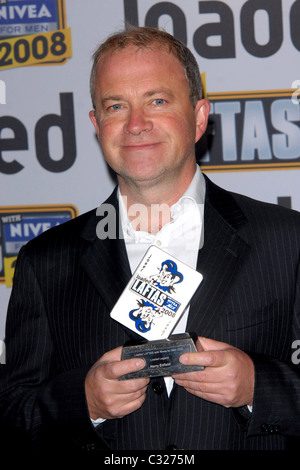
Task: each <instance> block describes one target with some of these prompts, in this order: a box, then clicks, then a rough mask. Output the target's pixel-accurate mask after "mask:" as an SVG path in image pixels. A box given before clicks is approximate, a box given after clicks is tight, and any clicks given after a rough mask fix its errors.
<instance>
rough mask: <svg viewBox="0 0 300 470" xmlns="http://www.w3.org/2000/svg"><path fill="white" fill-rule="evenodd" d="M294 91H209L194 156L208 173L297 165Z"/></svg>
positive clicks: (299, 131) (299, 142)
mask: <svg viewBox="0 0 300 470" xmlns="http://www.w3.org/2000/svg"><path fill="white" fill-rule="evenodd" d="M298 91H299V90H294V89H286V90H264V91H243V92H232V93H208V94H207V98H208V99H209V100H210V103H211V113H210V119H209V125H208V130H207V133H206V139H205V138H203V139H201V140H200V142H198V144H197V156H198V160H199V162H200V163H201V167H202V169H203V170H204V171H207V172H217V171H226V170H230V171H243V170H247V171H250V170H277V169H278V170H282V169H292V168H294V169H295V168H299V167H300V125H299V124H300V102H299V100H297V99H295V97H296V96H297V97H298Z"/></svg>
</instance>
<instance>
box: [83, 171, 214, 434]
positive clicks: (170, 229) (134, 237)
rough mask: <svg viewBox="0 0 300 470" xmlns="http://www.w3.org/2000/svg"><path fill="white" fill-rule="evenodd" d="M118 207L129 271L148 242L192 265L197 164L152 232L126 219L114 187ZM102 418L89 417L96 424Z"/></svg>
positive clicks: (197, 243)
mask: <svg viewBox="0 0 300 470" xmlns="http://www.w3.org/2000/svg"><path fill="white" fill-rule="evenodd" d="M118 199H119V207H120V222H121V227H122V231H123V237H124V241H125V245H126V250H127V255H128V259H129V264H130V268H131V272H132V273H133V272H134V271H135V269H136V268H137V266H138V264H139V262H140V261H141V259H142V258H143V256H144V255H145V253H146V251H147V250H148V248H149V247H150V246H151V245H156V246H158V247H159V248H161V249H162V250H164V251H166V252H167V253H169V254H170V255H172V256H174V257H175V258H177V259H179V260H180V261H182V262H183V263H185V264H187V265H188V266H190V267H192V268H193V269H195V268H196V264H197V257H198V250H199V249H200V248H201V247H202V246H203V243H204V227H203V214H204V200H205V179H204V176H203V174H202V172H201V170H200V168H199V166H198V165H197V169H196V172H195V175H194V177H193V179H192V181H191V183H190V185H189V187H188V188H187V190H186V191H185V193H184V194H183V196H182V197H181V198H180V199H179V200H178V201H177V202H176V203H175V204H174V205H173V206H171V221H170V222H168V223H167V224H165V225H164V226H163V227H162V229H161V230H160V231H159V232H158V233H157V234H156V235H153V234H151V233H148V232H143V231H137V230H134V229H133V227H132V224H131V222H130V220H129V217H128V213H127V208H126V205H125V202H124V200H125V198H124V199H123V197H122V195H121V193H120V190H118ZM188 310H189V309H188V308H187V309H186V311H185V312H184V314H183V315H182V317H181V319H180V320H179V322H178V323H177V325H176V327H175V329H174V330H173V332H172V333H184V332H185V331H186V324H187V319H188ZM164 380H165V383H166V388H167V393H168V395H169V394H170V393H171V390H172V388H173V379H172V377H164ZM103 421H105V420H104V419H101V418H100V419H97V420H92V422H93V424H94V425H95V426H97V425H98V424H99V423H101V422H103Z"/></svg>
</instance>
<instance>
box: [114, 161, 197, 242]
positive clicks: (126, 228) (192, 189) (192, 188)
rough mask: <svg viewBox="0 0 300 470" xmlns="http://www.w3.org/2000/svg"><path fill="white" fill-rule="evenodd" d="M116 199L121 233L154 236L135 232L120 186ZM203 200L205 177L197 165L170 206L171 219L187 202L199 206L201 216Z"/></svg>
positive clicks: (136, 237) (137, 237) (143, 236)
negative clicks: (186, 186)
mask: <svg viewBox="0 0 300 470" xmlns="http://www.w3.org/2000/svg"><path fill="white" fill-rule="evenodd" d="M118 200H119V207H120V220H121V226H122V230H123V234H124V236H125V237H128V236H129V237H130V238H134V239H136V241H138V240H140V238H141V237H142V238H149V240H150V238H154V236H153V235H152V234H150V233H146V232H142V233H141V232H136V231H135V230H134V229H133V227H132V225H131V222H130V220H129V218H128V214H127V210H126V207H125V203H124V200H123V198H122V195H121V192H120V188H118ZM204 200H205V179H204V176H203V174H202V171H201V169H200V167H199V165H197V167H196V171H195V174H194V177H193V179H192V181H191V183H190V185H189V186H188V188H187V190H186V191H185V192H184V194H183V195H182V196H181V198H180V199H179V200H178V201H177V202H176V203H175V204H173V206H171V214H172V217H173V219H175V218H176V216H177V215H178V214H179V212H180V211H181V209H182V208H187V206H188V205H189V204H192V205H196V206H197V207H198V208H199V212H200V215H201V217H203V210H201V209H200V208H203V206H204Z"/></svg>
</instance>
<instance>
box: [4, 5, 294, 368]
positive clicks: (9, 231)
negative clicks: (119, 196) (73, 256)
mask: <svg viewBox="0 0 300 470" xmlns="http://www.w3.org/2000/svg"><path fill="white" fill-rule="evenodd" d="M125 22H129V23H131V24H134V25H139V26H144V25H147V26H154V27H160V28H163V29H165V30H167V31H168V32H170V33H172V34H174V35H175V36H176V37H178V38H179V39H181V40H182V41H183V42H184V43H185V44H187V45H188V47H189V48H190V49H191V50H192V51H193V53H194V54H195V57H196V58H197V60H198V62H199V66H200V70H201V74H202V77H203V80H204V83H205V90H206V95H207V97H208V98H209V99H210V102H211V115H210V121H209V126H208V129H207V132H206V134H205V136H204V137H203V139H202V140H201V141H200V143H199V144H198V145H197V159H198V160H199V162H200V163H201V166H202V170H203V172H205V173H206V174H207V175H208V176H209V177H210V178H211V179H212V180H213V181H214V182H216V183H217V184H219V185H221V186H223V187H225V188H226V189H231V190H233V191H235V192H240V193H243V194H246V195H248V196H250V197H254V198H256V199H260V200H263V201H267V202H270V203H274V204H281V205H284V206H287V207H291V208H293V209H296V210H300V192H299V175H300V126H299V123H300V104H299V98H300V28H299V22H300V0H240V1H239V2H237V1H236V0H226V1H213V0H209V1H199V0H173V1H158V0H110V1H109V2H108V1H106V0H85V1H82V0H0V195H1V198H0V363H2V364H4V363H5V319H6V310H7V305H8V301H9V296H10V292H11V287H12V283H13V274H14V266H15V261H16V258H17V255H18V251H19V249H20V247H21V246H22V245H24V244H25V243H27V241H28V240H30V239H31V238H33V237H35V236H38V235H39V234H40V233H42V232H43V231H45V230H48V229H49V228H50V227H53V226H55V225H57V224H61V223H64V222H65V221H67V220H69V219H70V218H73V217H76V216H77V215H79V214H81V213H83V212H85V211H87V210H89V209H91V208H93V207H96V206H98V205H99V204H100V203H101V202H102V201H103V200H104V199H105V198H106V197H107V196H108V195H109V194H110V192H111V191H112V189H113V187H114V185H115V180H114V177H113V176H112V175H111V173H110V171H109V170H108V168H107V166H106V164H105V162H104V159H103V156H102V154H101V150H100V148H99V145H98V142H97V139H96V136H95V133H94V129H93V127H92V124H91V122H90V120H89V116H88V113H89V111H90V109H91V100H90V96H89V74H90V69H91V64H92V53H93V51H94V50H95V48H96V46H97V45H98V44H99V42H101V41H102V40H103V39H104V38H105V37H106V36H107V35H108V34H110V33H112V32H114V31H117V30H119V29H121V28H123V27H124V24H125Z"/></svg>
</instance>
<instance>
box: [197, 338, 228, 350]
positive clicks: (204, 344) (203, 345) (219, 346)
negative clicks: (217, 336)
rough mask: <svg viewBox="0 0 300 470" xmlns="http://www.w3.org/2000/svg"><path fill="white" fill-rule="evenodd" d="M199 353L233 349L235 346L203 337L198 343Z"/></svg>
mask: <svg viewBox="0 0 300 470" xmlns="http://www.w3.org/2000/svg"><path fill="white" fill-rule="evenodd" d="M196 346H197V351H199V352H201V351H221V350H223V349H228V348H231V349H233V346H231V345H230V344H227V343H222V342H221V341H216V340H214V339H211V338H204V337H202V336H198V341H197V343H196Z"/></svg>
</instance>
